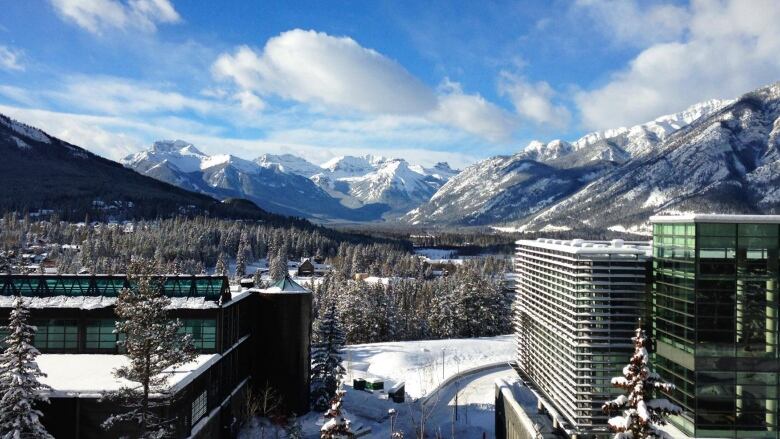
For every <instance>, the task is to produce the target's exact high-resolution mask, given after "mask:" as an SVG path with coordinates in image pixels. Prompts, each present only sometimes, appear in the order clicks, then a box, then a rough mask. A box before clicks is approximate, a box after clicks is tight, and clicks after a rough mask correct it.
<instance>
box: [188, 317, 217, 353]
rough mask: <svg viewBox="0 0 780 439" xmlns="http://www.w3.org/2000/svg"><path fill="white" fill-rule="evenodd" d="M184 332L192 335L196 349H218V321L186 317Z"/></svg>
mask: <svg viewBox="0 0 780 439" xmlns="http://www.w3.org/2000/svg"><path fill="white" fill-rule="evenodd" d="M182 324H183V325H184V326H183V327H182V329H181V331H182V332H184V333H187V334H190V335H192V344H193V345H194V346H195V349H216V347H217V321H216V320H214V319H184V320H182Z"/></svg>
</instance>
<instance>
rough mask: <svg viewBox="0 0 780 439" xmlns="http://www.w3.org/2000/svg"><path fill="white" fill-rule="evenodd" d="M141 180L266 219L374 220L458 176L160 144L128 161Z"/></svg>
mask: <svg viewBox="0 0 780 439" xmlns="http://www.w3.org/2000/svg"><path fill="white" fill-rule="evenodd" d="M122 162H123V163H124V165H125V166H126V167H128V168H130V169H133V170H135V171H137V172H139V173H141V174H143V175H147V176H150V177H153V178H156V179H158V180H162V181H165V182H168V183H171V184H174V185H177V186H179V187H182V188H184V189H188V190H192V191H196V192H200V193H203V194H208V195H211V196H214V197H217V198H225V197H240V198H246V199H248V200H251V201H253V202H254V203H256V204H257V205H258V206H260V207H262V208H263V209H266V210H268V211H270V212H275V213H280V214H285V215H295V216H301V217H307V218H313V219H318V220H330V221H333V220H336V221H375V220H380V219H382V218H390V217H393V216H399V215H402V214H404V213H406V212H407V211H408V210H410V209H412V208H414V207H416V206H419V205H420V204H422V203H424V202H426V201H428V200H429V199H430V198H431V196H432V195H433V194H434V193H435V192H436V191H437V190H438V189H439V188H441V186H442V185H444V183H446V181H447V180H448V179H449V178H450V177H452V176H453V175H455V174H456V173H457V172H456V171H454V170H452V169H451V168H450V167H449V165H447V164H446V163H439V164H437V165H436V166H434V167H433V168H424V167H422V166H419V165H414V164H410V163H408V162H407V161H406V160H403V159H388V158H385V157H379V156H371V155H366V156H362V157H352V156H343V157H337V158H334V159H332V160H330V161H328V162H327V163H324V164H322V165H321V166H318V165H315V164H313V163H311V162H309V161H307V160H305V159H303V158H300V157H297V156H294V155H292V154H281V155H274V154H263V155H261V156H260V157H258V158H256V159H255V160H252V161H250V160H245V159H241V158H239V157H235V156H232V155H213V156H210V155H207V154H204V153H202V152H201V151H199V150H198V149H197V148H196V147H195V146H193V145H192V144H190V143H187V142H185V141H182V140H174V141H158V142H155V143H154V144H153V145H152V146H151V148H149V149H147V150H145V151H141V152H139V153H136V154H132V155H130V156H127V157H126V158H125V159H124V160H123V161H122Z"/></svg>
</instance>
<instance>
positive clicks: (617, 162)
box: [405, 83, 780, 234]
mask: <svg viewBox="0 0 780 439" xmlns="http://www.w3.org/2000/svg"><path fill="white" fill-rule="evenodd" d="M779 117H780V83H776V84H772V85H769V86H766V87H763V88H760V89H758V90H755V91H753V92H750V93H747V94H745V95H743V96H741V97H739V98H738V99H735V100H730V101H719V100H711V101H707V102H702V103H699V104H696V105H693V106H691V107H690V108H688V109H687V110H685V111H683V112H681V113H677V114H672V115H667V116H662V117H659V118H657V119H655V120H654V121H652V122H649V123H645V124H641V125H637V126H634V127H630V128H619V129H615V130H608V131H603V132H594V133H590V134H587V135H585V136H583V137H582V138H580V139H579V140H577V141H575V142H572V143H569V142H564V141H560V140H556V141H553V142H550V143H547V144H543V143H540V142H532V143H531V144H530V145H528V147H527V148H525V149H524V150H523V151H521V152H519V153H517V154H515V155H512V156H499V157H493V158H490V159H488V160H485V161H482V162H479V163H476V164H475V165H473V166H470V167H468V168H466V169H465V170H464V171H463V172H461V173H460V174H458V175H457V176H456V177H454V178H452V179H450V181H448V182H447V184H445V185H444V186H443V187H442V188H441V189H440V190H439V191H438V192H437V193H436V194H435V195H434V196H433V197H432V198H431V200H430V201H429V202H427V203H425V204H423V205H421V206H420V207H418V208H416V209H414V210H412V211H411V212H409V213H408V214H407V215H406V216H405V220H407V221H409V222H411V223H413V224H456V225H489V224H497V223H503V225H504V226H506V227H509V228H510V229H514V230H519V231H523V230H525V231H562V230H582V229H588V228H590V229H595V230H603V229H609V230H613V231H617V232H629V233H642V234H646V233H648V232H649V229H648V219H649V217H650V216H651V215H654V214H659V213H675V212H694V211H695V212H721V213H776V212H778V211H779V209H780V151H779V148H780V140H778V138H779V137H780V118H779Z"/></svg>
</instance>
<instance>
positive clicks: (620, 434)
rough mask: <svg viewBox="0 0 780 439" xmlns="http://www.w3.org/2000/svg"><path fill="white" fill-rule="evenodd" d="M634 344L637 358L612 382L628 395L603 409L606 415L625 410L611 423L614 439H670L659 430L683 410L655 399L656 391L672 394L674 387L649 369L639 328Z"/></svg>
mask: <svg viewBox="0 0 780 439" xmlns="http://www.w3.org/2000/svg"><path fill="white" fill-rule="evenodd" d="M631 340H633V342H634V355H633V356H631V360H630V361H629V363H628V365H626V367H624V368H623V376H622V377H615V378H612V385H613V386H615V387H618V388H621V389H624V390H625V391H627V392H628V394H627V395H620V396H618V397H617V398H615V399H613V400H612V401H609V402H607V403H606V404H604V405H603V406H602V409H603V410H604V411H605V412H607V413H611V412H612V411H615V410H620V409H622V410H623V415H622V416H615V417H612V418H610V419H609V421H608V424H609V427H610V429H611V430H612V431H614V432H615V439H645V438H669V439H671V436H669V435H668V434H667V433H666V432H664V431H662V430H661V429H659V428H658V427H659V426H661V425H665V424H666V420H665V417H666V416H668V415H679V414H680V413H681V412H682V409H681V408H680V407H679V406H677V405H676V404H673V403H671V402H670V401H669V400H667V399H665V398H657V399H652V395H653V393H654V392H655V391H657V390H662V391H665V392H669V391H672V390H674V384H671V383H668V382H665V381H663V380H662V379H661V377H660V376H659V375H658V374H657V373H655V372H653V371H652V370H651V369H650V360H649V357H648V353H647V347H646V345H647V342H648V340H647V336H645V331H643V330H642V328H637V330H636V335H635V336H634V337H632V339H631Z"/></svg>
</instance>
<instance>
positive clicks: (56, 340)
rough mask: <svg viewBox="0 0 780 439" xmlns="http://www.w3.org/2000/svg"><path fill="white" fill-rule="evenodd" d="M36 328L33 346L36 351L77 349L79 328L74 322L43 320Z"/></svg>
mask: <svg viewBox="0 0 780 439" xmlns="http://www.w3.org/2000/svg"><path fill="white" fill-rule="evenodd" d="M36 326H37V327H38V331H37V332H36V333H35V339H34V341H33V344H34V345H35V347H37V348H38V349H78V347H79V327H78V324H77V322H76V321H75V320H56V319H52V320H43V321H39V322H38V323H37V324H36Z"/></svg>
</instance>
